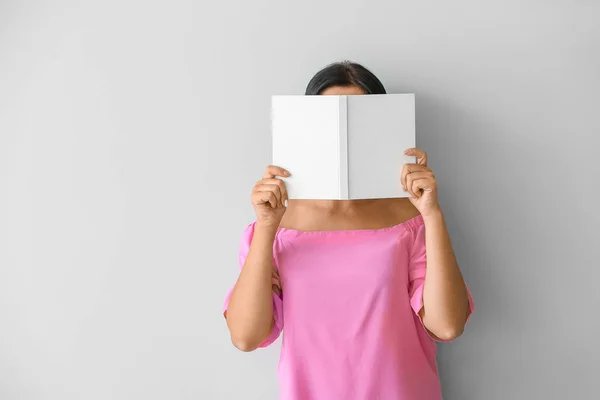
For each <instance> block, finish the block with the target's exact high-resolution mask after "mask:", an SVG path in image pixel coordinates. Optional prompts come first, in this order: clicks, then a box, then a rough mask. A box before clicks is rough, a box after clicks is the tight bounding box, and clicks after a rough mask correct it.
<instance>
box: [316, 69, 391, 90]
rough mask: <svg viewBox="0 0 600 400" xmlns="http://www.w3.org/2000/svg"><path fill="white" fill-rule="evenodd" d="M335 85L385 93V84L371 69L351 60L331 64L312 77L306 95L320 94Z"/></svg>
mask: <svg viewBox="0 0 600 400" xmlns="http://www.w3.org/2000/svg"><path fill="white" fill-rule="evenodd" d="M333 86H357V87H359V88H361V89H362V90H363V91H364V92H365V93H366V94H385V93H386V92H385V88H384V87H383V84H382V83H381V81H380V80H379V79H377V77H376V76H375V75H373V73H372V72H371V71H369V70H368V69H366V68H365V67H363V66H362V65H360V64H357V63H354V62H351V61H341V62H336V63H333V64H329V65H328V66H326V67H325V68H323V69H322V70H320V71H319V72H317V73H316V74H315V76H313V77H312V79H311V80H310V82H308V86H307V87H306V93H305V94H306V95H318V94H321V93H322V92H323V91H324V90H325V89H327V88H330V87H333Z"/></svg>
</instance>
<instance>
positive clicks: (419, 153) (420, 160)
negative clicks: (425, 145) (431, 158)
mask: <svg viewBox="0 0 600 400" xmlns="http://www.w3.org/2000/svg"><path fill="white" fill-rule="evenodd" d="M404 155H406V156H412V157H416V158H417V164H419V165H423V166H427V153H426V152H424V151H423V150H421V149H417V148H412V149H408V150H406V151H405V152H404Z"/></svg>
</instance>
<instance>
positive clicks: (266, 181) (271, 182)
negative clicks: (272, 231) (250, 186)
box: [257, 178, 288, 206]
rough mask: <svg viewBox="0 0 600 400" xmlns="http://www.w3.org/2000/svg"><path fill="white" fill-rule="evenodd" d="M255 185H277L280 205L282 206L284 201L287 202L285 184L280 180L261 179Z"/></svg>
mask: <svg viewBox="0 0 600 400" xmlns="http://www.w3.org/2000/svg"><path fill="white" fill-rule="evenodd" d="M257 184H266V185H277V186H278V187H279V191H280V193H281V205H282V206H284V203H285V201H286V200H288V193H287V188H286V186H285V182H284V181H282V180H281V179H277V178H275V179H263V180H261V181H259V182H257Z"/></svg>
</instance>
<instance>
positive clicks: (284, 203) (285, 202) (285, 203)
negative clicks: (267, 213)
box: [283, 199, 288, 207]
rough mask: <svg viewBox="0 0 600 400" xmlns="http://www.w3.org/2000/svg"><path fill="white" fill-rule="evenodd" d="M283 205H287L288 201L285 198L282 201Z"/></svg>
mask: <svg viewBox="0 0 600 400" xmlns="http://www.w3.org/2000/svg"><path fill="white" fill-rule="evenodd" d="M283 206H284V207H287V206H288V201H287V199H285V201H284V202H283Z"/></svg>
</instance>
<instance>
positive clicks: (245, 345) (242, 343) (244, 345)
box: [231, 337, 258, 353]
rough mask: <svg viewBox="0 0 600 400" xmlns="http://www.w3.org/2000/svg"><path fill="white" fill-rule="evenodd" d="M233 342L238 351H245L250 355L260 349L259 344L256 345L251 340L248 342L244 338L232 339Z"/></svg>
mask: <svg viewBox="0 0 600 400" xmlns="http://www.w3.org/2000/svg"><path fill="white" fill-rule="evenodd" d="M231 342H232V343H233V345H234V346H235V348H236V349H238V350H240V351H243V352H244V353H249V352H251V351H254V350H256V349H257V348H258V344H256V343H254V342H253V341H251V340H247V339H244V338H234V337H232V338H231Z"/></svg>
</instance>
